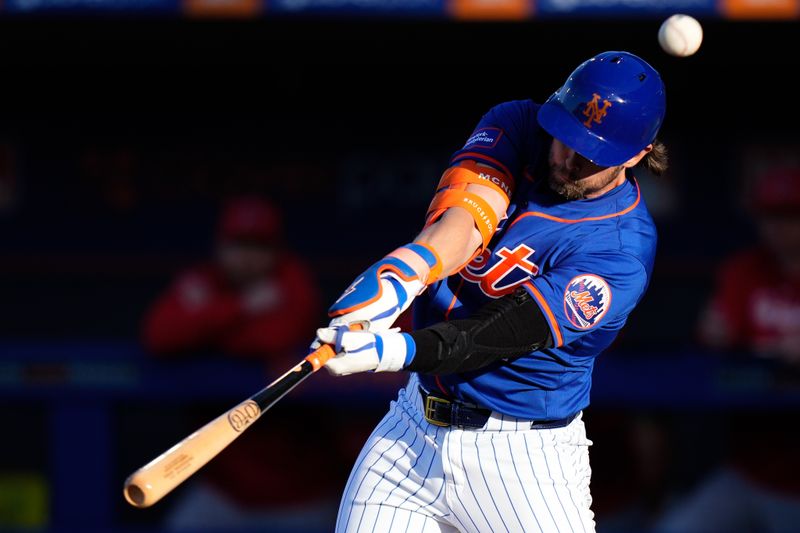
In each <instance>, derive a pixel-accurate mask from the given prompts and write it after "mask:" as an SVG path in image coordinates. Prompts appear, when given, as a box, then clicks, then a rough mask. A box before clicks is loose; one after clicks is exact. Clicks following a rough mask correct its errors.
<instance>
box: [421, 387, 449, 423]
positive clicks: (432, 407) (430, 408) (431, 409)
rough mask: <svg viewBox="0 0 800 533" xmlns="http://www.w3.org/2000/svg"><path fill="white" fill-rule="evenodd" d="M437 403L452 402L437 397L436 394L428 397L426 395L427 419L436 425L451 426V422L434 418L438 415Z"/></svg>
mask: <svg viewBox="0 0 800 533" xmlns="http://www.w3.org/2000/svg"><path fill="white" fill-rule="evenodd" d="M437 403H442V404H446V405H450V404H451V403H452V402H449V401H447V400H445V399H444V398H437V397H436V396H431V395H428V396H427V397H425V420H427V421H428V423H429V424H433V425H434V426H440V427H449V426H450V424H449V423H446V422H439V421H438V420H434V419H433V417H434V416H435V415H436V404H437Z"/></svg>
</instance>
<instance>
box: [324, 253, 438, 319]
mask: <svg viewBox="0 0 800 533" xmlns="http://www.w3.org/2000/svg"><path fill="white" fill-rule="evenodd" d="M440 274H441V261H440V260H439V258H438V257H437V256H436V254H435V253H434V252H433V251H432V250H431V249H430V248H428V247H427V246H424V245H421V244H417V243H411V244H407V245H405V246H401V247H400V248H398V249H397V250H395V251H394V252H392V253H391V254H389V255H387V256H386V257H384V258H383V259H381V260H380V261H378V262H377V263H375V264H374V265H372V266H371V267H370V268H368V269H367V270H365V271H364V272H363V273H362V274H361V275H360V276H358V277H357V278H356V280H355V281H354V282H353V283H352V284H350V287H348V288H347V290H345V291H344V292H343V293H342V295H341V296H340V297H339V299H338V300H336V302H335V303H334V304H333V305H332V306H331V308H330V309H329V310H328V315H329V316H330V317H331V318H332V319H333V320H331V323H330V326H338V325H340V324H345V325H346V324H351V323H353V322H368V324H369V325H368V329H369V330H370V331H385V330H387V329H389V328H390V327H391V326H392V324H393V323H394V321H395V320H397V317H398V316H400V313H402V312H403V311H405V310H406V309H408V307H409V306H410V305H411V302H412V301H413V300H414V298H416V297H417V296H418V295H419V294H420V293H421V292H422V291H423V290H424V289H425V286H426V285H427V284H429V283H433V282H434V281H436V278H437V277H438V276H439V275H440Z"/></svg>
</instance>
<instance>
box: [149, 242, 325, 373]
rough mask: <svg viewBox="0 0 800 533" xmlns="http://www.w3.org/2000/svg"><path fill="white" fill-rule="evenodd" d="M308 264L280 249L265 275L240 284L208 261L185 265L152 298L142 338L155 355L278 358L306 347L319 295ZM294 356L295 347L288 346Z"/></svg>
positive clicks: (314, 323)
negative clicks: (232, 282) (199, 353)
mask: <svg viewBox="0 0 800 533" xmlns="http://www.w3.org/2000/svg"><path fill="white" fill-rule="evenodd" d="M312 279H313V278H312V276H311V275H310V272H309V269H308V268H307V267H306V266H305V264H304V263H303V262H302V261H300V260H299V259H298V258H296V257H293V256H290V255H287V254H283V255H282V258H281V259H280V261H279V262H278V264H277V265H276V267H275V269H274V272H273V274H272V275H270V276H269V277H268V278H265V279H264V280H262V281H261V282H259V283H256V284H253V285H252V286H250V287H249V288H247V289H244V290H240V289H236V288H235V287H232V286H231V285H230V284H229V283H228V282H227V280H226V279H225V277H224V276H223V273H222V272H221V271H220V269H219V268H218V267H217V266H216V265H213V264H207V265H201V266H198V267H196V268H193V269H190V270H189V271H187V272H185V273H183V274H182V275H181V276H179V277H178V279H177V281H175V283H173V285H172V286H171V287H170V288H169V289H168V290H167V291H166V292H165V294H163V295H162V296H161V297H160V298H159V299H158V301H157V302H156V303H155V305H154V306H153V308H152V309H151V310H150V312H149V313H148V315H147V317H146V319H145V327H144V342H145V345H146V347H147V348H148V349H149V350H150V351H152V352H154V353H156V354H159V355H179V354H190V353H191V352H192V351H206V352H207V351H218V352H220V353H222V354H225V355H233V356H249V357H258V358H263V359H266V360H272V361H274V359H275V358H276V357H278V358H279V359H281V358H282V356H284V355H287V353H286V352H287V351H290V350H293V349H295V348H298V347H305V346H306V345H307V344H308V339H309V338H310V337H309V336H310V335H311V333H312V332H313V331H314V327H316V325H317V324H316V323H317V321H318V320H317V319H318V318H319V317H318V316H317V315H318V311H319V305H320V304H319V295H318V291H317V288H316V286H315V285H314V283H313V281H312ZM293 352H295V353H293V355H294V356H295V358H297V356H298V354H300V353H301V352H297V350H293Z"/></svg>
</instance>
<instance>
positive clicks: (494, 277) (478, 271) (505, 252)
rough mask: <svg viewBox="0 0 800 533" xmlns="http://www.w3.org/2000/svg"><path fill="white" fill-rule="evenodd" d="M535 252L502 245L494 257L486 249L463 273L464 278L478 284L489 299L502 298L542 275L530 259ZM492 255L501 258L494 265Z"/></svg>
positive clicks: (522, 246) (531, 249) (530, 249)
mask: <svg viewBox="0 0 800 533" xmlns="http://www.w3.org/2000/svg"><path fill="white" fill-rule="evenodd" d="M533 253H534V249H533V248H531V247H529V246H526V245H524V244H520V245H518V246H517V247H516V248H514V249H513V250H509V249H508V248H506V247H505V246H503V247H502V248H500V249H499V250H497V252H496V253H494V254H492V251H491V250H489V249H488V248H487V249H486V250H484V251H483V253H482V254H480V255H479V256H478V257H476V258H475V259H473V260H472V261H471V262H470V263H469V264H468V265H467V266H466V267H465V268H464V269H463V270H462V271H461V277H462V278H464V279H465V280H467V281H470V282H472V283H477V284H478V286H479V287H480V289H481V291H483V293H484V294H485V295H486V296H490V297H492V298H499V297H501V296H503V295H504V294H509V293H511V292H514V289H516V288H517V287H518V286H519V285H521V284H522V283H524V282H526V281H527V280H529V279H530V278H531V276H535V275H536V274H538V273H539V267H538V266H536V264H535V263H534V262H533V261H530V259H529V258H530V257H531V256H532V255H533ZM493 255H494V256H497V257H499V259H498V260H497V262H495V263H492V262H491V259H492V256H493Z"/></svg>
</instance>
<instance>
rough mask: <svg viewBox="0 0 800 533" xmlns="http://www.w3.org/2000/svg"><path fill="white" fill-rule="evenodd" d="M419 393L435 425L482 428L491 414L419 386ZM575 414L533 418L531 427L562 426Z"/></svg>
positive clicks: (548, 427)
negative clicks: (434, 393) (546, 418)
mask: <svg viewBox="0 0 800 533" xmlns="http://www.w3.org/2000/svg"><path fill="white" fill-rule="evenodd" d="M419 394H420V396H422V404H423V405H424V407H425V413H424V414H425V420H427V421H428V422H429V423H431V424H433V425H435V426H442V427H449V426H457V427H464V428H482V427H483V426H484V425H486V421H487V420H489V418H490V417H491V416H492V411H491V409H483V408H480V407H475V406H471V405H468V404H466V403H464V402H461V401H458V400H447V399H445V398H439V397H437V396H433V395H432V394H430V393H428V391H426V390H425V389H424V388H422V387H420V388H419ZM576 416H578V414H577V413H575V414H574V415H572V416H568V417H566V418H560V419H557V420H541V421H537V420H534V421H532V422H531V429H555V428H563V427H565V426H568V425H569V424H570V422H572V421H573V420H575V417H576Z"/></svg>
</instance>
